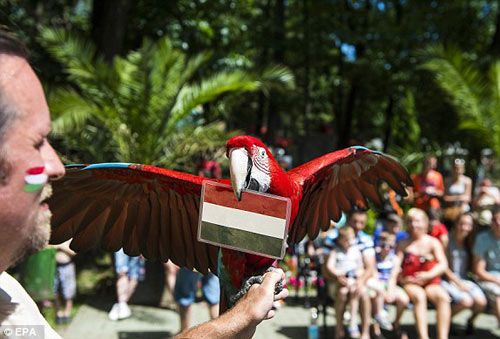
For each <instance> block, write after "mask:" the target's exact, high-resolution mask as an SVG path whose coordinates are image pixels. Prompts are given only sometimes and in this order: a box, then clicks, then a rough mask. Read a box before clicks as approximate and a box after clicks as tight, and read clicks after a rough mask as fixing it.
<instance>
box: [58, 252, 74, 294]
mask: <svg viewBox="0 0 500 339" xmlns="http://www.w3.org/2000/svg"><path fill="white" fill-rule="evenodd" d="M54 293H55V294H57V293H61V295H62V296H63V298H64V300H70V299H73V298H74V297H75V294H76V276H75V264H74V263H73V262H71V261H70V262H68V263H67V264H62V265H57V266H56V276H55V279H54Z"/></svg>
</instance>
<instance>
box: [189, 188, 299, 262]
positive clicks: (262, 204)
mask: <svg viewBox="0 0 500 339" xmlns="http://www.w3.org/2000/svg"><path fill="white" fill-rule="evenodd" d="M200 205H201V210H200V220H199V225H198V240H199V241H201V242H206V243H210V244H213V245H217V246H221V247H225V248H230V249H235V250H239V251H242V252H247V253H253V254H258V255H262V256H266V257H270V258H276V259H282V258H283V256H284V255H285V250H286V234H287V232H288V226H289V223H290V206H291V202H290V199H288V198H283V197H279V196H275V195H271V194H266V193H260V192H255V191H249V190H245V191H244V192H243V193H242V195H241V201H238V199H236V196H235V194H234V192H233V190H232V188H231V186H229V185H223V184H220V183H215V182H211V181H205V182H204V183H203V190H202V195H201V204H200Z"/></svg>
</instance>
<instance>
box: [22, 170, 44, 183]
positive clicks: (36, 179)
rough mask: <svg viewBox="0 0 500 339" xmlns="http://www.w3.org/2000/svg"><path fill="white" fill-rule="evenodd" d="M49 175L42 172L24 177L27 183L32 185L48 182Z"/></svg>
mask: <svg viewBox="0 0 500 339" xmlns="http://www.w3.org/2000/svg"><path fill="white" fill-rule="evenodd" d="M47 179H48V176H47V174H45V173H42V174H31V175H27V176H25V177H24V180H25V181H26V183H27V184H30V185H40V184H45V183H46V182H47Z"/></svg>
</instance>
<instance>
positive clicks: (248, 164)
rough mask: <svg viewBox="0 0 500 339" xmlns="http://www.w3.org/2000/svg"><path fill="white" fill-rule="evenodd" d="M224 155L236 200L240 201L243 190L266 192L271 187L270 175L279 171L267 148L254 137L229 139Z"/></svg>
mask: <svg viewBox="0 0 500 339" xmlns="http://www.w3.org/2000/svg"><path fill="white" fill-rule="evenodd" d="M226 155H227V157H228V158H229V170H230V172H231V185H232V186H233V191H234V193H235V194H236V197H237V198H238V200H241V191H242V190H243V189H250V190H254V191H258V192H267V191H268V189H269V187H270V186H271V177H272V173H275V172H276V171H280V170H281V169H280V168H279V165H278V163H277V162H276V160H274V158H273V156H272V154H271V152H270V151H269V150H268V149H267V147H266V146H265V145H264V144H263V143H262V141H260V140H259V139H256V138H254V137H250V136H237V137H233V138H231V139H229V141H228V142H227V144H226Z"/></svg>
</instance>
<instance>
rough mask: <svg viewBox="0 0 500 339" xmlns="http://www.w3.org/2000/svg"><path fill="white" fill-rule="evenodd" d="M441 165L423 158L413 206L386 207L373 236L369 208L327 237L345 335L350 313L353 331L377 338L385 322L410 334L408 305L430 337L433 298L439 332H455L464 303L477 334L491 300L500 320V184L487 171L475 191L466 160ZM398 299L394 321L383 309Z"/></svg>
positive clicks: (421, 332) (469, 328) (327, 267)
mask: <svg viewBox="0 0 500 339" xmlns="http://www.w3.org/2000/svg"><path fill="white" fill-rule="evenodd" d="M436 165H437V161H436V158H434V157H430V158H427V159H426V160H425V161H424V164H423V166H422V171H421V172H420V173H417V174H414V175H413V176H412V180H413V183H414V187H413V189H410V192H409V198H408V201H407V202H408V204H409V205H411V208H409V210H407V211H406V213H404V212H402V211H403V209H392V211H389V212H386V213H382V214H381V215H380V216H379V217H380V218H379V220H377V223H376V229H375V231H374V233H373V236H371V235H369V234H367V233H365V228H366V224H367V213H366V212H364V211H354V212H352V213H350V214H349V215H348V216H347V220H346V222H345V225H341V224H338V225H336V226H335V227H334V228H333V229H332V230H330V231H329V233H328V234H327V235H326V236H325V237H324V239H323V241H322V242H321V245H320V246H321V247H322V248H321V253H322V254H321V255H322V256H323V257H324V266H323V275H324V276H325V277H326V278H327V280H328V282H329V285H330V288H329V289H330V296H331V297H332V299H333V300H334V307H335V311H336V324H337V325H336V329H335V337H336V338H343V337H344V336H345V330H344V325H343V323H344V319H349V323H348V326H347V332H348V334H349V337H350V338H370V325H371V324H372V323H373V332H372V333H373V335H372V336H371V337H380V338H382V337H383V336H382V332H381V329H383V330H387V331H392V332H393V333H394V334H395V335H396V337H399V338H407V334H406V333H405V332H404V331H403V329H402V327H401V326H400V319H401V316H402V314H403V312H405V310H406V309H407V308H408V305H410V308H412V310H413V313H414V317H415V325H416V326H415V327H416V330H417V333H418V336H419V338H422V339H426V338H429V332H428V324H427V309H428V307H429V305H431V307H434V308H435V309H436V318H437V319H436V324H437V326H436V337H437V338H443V339H444V338H448V337H449V334H450V325H451V319H452V317H453V316H455V315H456V314H458V313H460V312H461V311H463V310H465V309H470V310H471V311H472V312H471V315H470V317H469V318H468V320H467V324H466V328H465V332H466V334H468V335H470V334H473V333H474V331H475V328H474V321H475V319H476V318H477V316H478V315H479V314H480V313H482V312H484V311H485V310H486V308H487V307H488V302H489V310H490V311H491V312H492V313H493V314H495V315H496V317H497V320H498V322H499V326H500V206H499V204H498V203H499V202H500V200H499V194H498V189H497V188H495V187H494V186H493V185H492V182H491V180H490V179H489V178H484V179H482V180H481V182H480V183H479V185H478V187H479V188H478V189H477V193H476V194H475V195H474V196H473V190H472V188H473V187H472V186H473V185H472V180H471V179H470V178H469V177H467V176H465V174H464V173H465V162H464V160H462V159H456V160H455V161H454V163H453V171H452V175H451V176H450V177H449V178H447V179H446V180H443V177H442V175H441V174H440V173H439V172H438V171H437V170H436ZM325 253H326V254H325ZM393 303H395V304H396V315H395V318H394V319H392V321H389V319H388V315H387V312H385V311H384V310H385V309H386V305H387V304H393ZM346 306H349V308H350V309H349V310H348V311H347V308H346ZM358 310H359V318H360V320H361V328H360V327H359V325H358V322H357V319H358ZM346 312H349V316H347V317H346V314H345V313H346ZM451 330H454V329H451Z"/></svg>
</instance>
